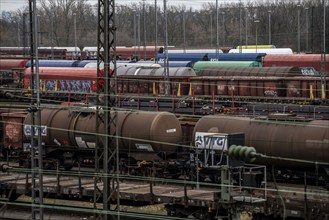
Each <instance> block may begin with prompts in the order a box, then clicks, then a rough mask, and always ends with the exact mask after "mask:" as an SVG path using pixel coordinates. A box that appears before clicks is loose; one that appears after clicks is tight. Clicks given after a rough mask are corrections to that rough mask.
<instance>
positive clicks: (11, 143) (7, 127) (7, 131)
mask: <svg viewBox="0 0 329 220" xmlns="http://www.w3.org/2000/svg"><path fill="white" fill-rule="evenodd" d="M26 115H27V113H26V112H15V113H2V114H1V120H2V122H3V134H2V136H3V140H2V141H3V142H2V143H3V148H2V153H3V156H7V153H9V150H15V149H21V148H22V146H23V142H22V140H23V122H24V120H25V117H26Z"/></svg>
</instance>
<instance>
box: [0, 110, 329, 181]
mask: <svg viewBox="0 0 329 220" xmlns="http://www.w3.org/2000/svg"><path fill="white" fill-rule="evenodd" d="M31 114H32V113H28V112H16V113H9V114H8V113H3V114H2V115H1V116H2V121H3V140H2V153H3V155H4V156H6V155H8V156H9V155H16V156H19V158H20V159H23V158H26V156H28V155H29V153H30V150H31V145H30V142H31V135H32V134H33V133H32V132H33V131H32V120H31V117H32V116H31ZM113 114H114V113H113V112H111V115H112V116H113ZM100 117H103V112H100ZM117 117H118V122H117V133H116V137H117V138H118V144H119V151H120V157H121V163H122V164H123V166H125V167H126V168H127V169H128V168H129V167H132V166H136V165H137V164H139V163H140V162H141V161H145V162H148V163H147V164H149V162H152V163H154V164H156V166H163V167H162V171H161V172H160V173H159V175H160V174H161V173H162V172H164V173H167V174H168V176H179V175H182V172H184V170H183V169H190V168H191V163H192V162H193V164H195V161H191V158H194V159H195V157H197V158H199V159H198V160H200V161H198V163H199V164H198V166H199V167H200V169H202V170H203V171H204V172H203V173H202V172H201V174H200V178H201V179H210V180H212V181H216V175H212V174H211V173H210V174H209V173H207V171H209V169H210V168H209V166H211V167H216V166H218V165H220V162H221V161H223V162H224V159H223V156H224V155H227V154H228V150H229V148H230V147H231V145H233V144H235V145H242V146H249V147H251V146H252V147H253V148H254V150H255V151H254V152H257V153H259V154H262V155H264V156H263V157H256V156H255V155H254V156H251V160H248V161H249V162H253V163H255V164H260V165H266V166H267V167H268V168H272V167H274V168H275V170H276V171H278V172H279V173H278V175H280V176H281V178H286V180H287V181H288V180H289V178H290V177H291V178H292V175H295V176H294V177H293V178H297V177H298V178H300V177H299V176H297V174H298V175H300V173H302V172H308V171H311V172H310V173H308V177H310V178H311V177H312V178H313V180H314V179H316V180H319V182H321V181H322V182H325V183H326V184H329V182H328V181H329V179H328V175H326V174H325V173H326V172H325V170H328V169H329V163H328V161H329V144H328V140H329V132H328V130H329V124H328V121H325V120H308V119H302V118H294V117H289V115H274V116H272V117H267V118H263V117H262V118H258V119H252V118H246V117H226V116H225V117H224V116H205V117H202V118H200V119H198V120H195V118H177V117H176V116H175V115H174V114H172V113H168V112H142V111H137V112H131V111H118V112H117ZM36 122H37V121H36ZM40 124H41V135H42V147H43V156H44V158H45V161H54V160H57V161H58V163H60V165H61V167H64V168H65V169H68V170H69V169H71V168H72V167H73V166H74V165H75V163H76V162H79V163H81V164H88V163H89V164H90V163H91V165H92V164H93V163H94V156H95V149H96V147H97V149H99V150H101V149H103V147H104V146H103V142H102V138H103V137H104V135H103V134H104V125H103V122H101V121H100V123H99V127H96V125H97V123H96V114H95V109H94V108H70V109H58V108H57V109H43V110H42V111H41V123H40ZM141 125H143V129H136V128H138V127H140V126H141ZM112 128H113V127H112ZM34 134H35V135H36V134H38V129H35V130H34ZM111 134H114V130H113V129H112V130H110V131H109V135H111ZM96 137H99V139H100V140H101V141H100V142H98V144H99V145H97V146H96V144H97V142H96ZM227 138H228V139H227ZM111 146H113V145H111ZM191 153H192V154H193V157H192V156H191ZM196 153H198V154H200V155H199V157H198V156H196V155H195V154H196ZM239 153H240V154H239V155H240V156H241V158H243V156H242V155H244V154H246V155H247V152H246V151H243V152H239ZM24 155H25V156H24ZM246 157H247V156H246ZM246 157H245V159H247V158H246ZM207 158H208V159H207ZM210 158H211V159H210ZM264 158H265V159H264ZM194 159H193V160H194ZM235 159H236V158H235ZM249 159H250V158H249ZM229 160H230V162H229V163H231V164H234V161H235V160H232V159H229ZM225 162H228V161H225ZM166 168H168V169H170V170H171V171H170V172H169V171H168V172H167V170H165V169H166ZM208 168H209V169H208ZM210 170H211V169H210ZM315 174H316V175H315ZM328 186H329V185H328Z"/></svg>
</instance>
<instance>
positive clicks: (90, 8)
mask: <svg viewBox="0 0 329 220" xmlns="http://www.w3.org/2000/svg"><path fill="white" fill-rule="evenodd" d="M323 2H325V1H323V0H309V1H303V3H302V4H300V5H299V4H297V3H296V1H285V0H281V1H266V2H263V1H261V2H259V3H248V4H243V3H225V4H220V5H219V7H218V12H216V5H215V3H214V2H213V1H212V2H211V3H207V4H204V5H203V6H202V8H201V9H199V10H193V9H192V8H189V7H187V6H170V7H167V10H166V12H167V32H168V44H169V45H170V46H175V47H178V48H186V49H188V48H216V45H217V44H218V46H219V47H236V46H237V45H246V44H249V45H251V44H256V36H257V44H259V45H260V44H273V45H275V46H276V47H289V48H292V49H293V51H295V52H298V51H300V52H307V53H321V52H323V42H324V40H323V37H324V36H323V33H324V30H326V38H327V39H326V52H327V53H328V51H329V37H328V32H329V19H328V18H329V13H328V12H329V10H328V8H329V6H328V5H327V6H326V7H325V10H326V14H327V15H326V27H325V28H324V25H323V24H324V22H323V21H324V13H323V8H324V7H323ZM115 12H116V13H115V21H116V26H117V35H116V36H117V37H116V40H117V46H133V45H136V46H141V47H142V46H144V45H148V46H150V45H154V44H155V41H157V44H158V45H164V42H165V19H164V11H163V7H162V5H157V7H155V5H154V4H153V5H152V4H143V2H139V3H134V4H129V5H125V6H118V7H116V9H115ZM217 18H218V22H217ZM156 21H157V22H156ZM38 23H39V42H40V46H44V47H51V46H58V47H68V46H74V45H75V35H74V32H75V31H76V33H77V38H76V43H77V46H78V47H80V48H83V47H85V46H97V5H90V4H89V3H88V1H87V0H66V1H61V0H46V1H40V2H39V4H38ZM24 26H25V27H24ZM28 26H29V25H28V7H26V8H22V9H20V10H17V11H5V12H2V19H1V20H0V28H1V32H0V46H1V47H4V46H11V47H16V46H24V45H25V46H28V42H29V41H28V40H29V39H28V37H29V34H28ZM156 29H157V35H156V33H155V30H156ZM256 32H257V33H256ZM24 42H25V43H24Z"/></svg>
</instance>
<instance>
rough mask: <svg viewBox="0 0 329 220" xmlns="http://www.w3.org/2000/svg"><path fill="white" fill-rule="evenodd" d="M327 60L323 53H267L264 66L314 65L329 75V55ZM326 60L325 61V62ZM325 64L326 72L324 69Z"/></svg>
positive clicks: (316, 68)
mask: <svg viewBox="0 0 329 220" xmlns="http://www.w3.org/2000/svg"><path fill="white" fill-rule="evenodd" d="M326 57H327V58H326V60H324V56H323V55H321V54H286V55H274V54H273V55H271V54H270V55H266V56H265V57H264V60H263V66H264V67H276V66H297V67H313V68H314V69H315V70H317V71H318V72H322V73H323V74H325V75H327V76H328V75H329V56H328V54H327V55H326ZM324 61H325V62H324ZM322 66H323V67H324V66H325V73H324V72H323V71H322Z"/></svg>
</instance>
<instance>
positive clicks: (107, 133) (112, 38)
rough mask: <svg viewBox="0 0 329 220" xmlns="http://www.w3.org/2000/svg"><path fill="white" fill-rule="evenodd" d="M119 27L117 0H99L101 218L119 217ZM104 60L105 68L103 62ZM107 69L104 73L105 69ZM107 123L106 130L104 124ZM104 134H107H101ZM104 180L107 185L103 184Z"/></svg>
mask: <svg viewBox="0 0 329 220" xmlns="http://www.w3.org/2000/svg"><path fill="white" fill-rule="evenodd" d="M115 33H116V26H115V1H114V0H99V1H98V31H97V36H98V37H97V46H98V48H97V109H96V115H97V120H96V132H97V134H98V135H97V142H96V149H95V171H96V178H95V191H94V192H95V193H94V208H95V209H97V204H96V203H97V201H99V200H100V198H101V197H102V198H103V211H100V212H95V217H96V218H97V219H100V218H101V219H110V218H112V219H115V217H117V219H118V218H119V213H120V207H119V205H120V204H119V197H118V196H116V198H117V207H116V208H115V210H116V211H117V213H116V214H114V212H112V210H114V209H111V204H110V199H111V198H112V197H113V195H114V194H115V193H118V191H119V177H118V176H116V175H119V172H118V170H119V151H118V140H117V136H116V134H117V120H118V118H117V111H116V107H117V83H116V80H117V79H116V34H115ZM102 63H104V70H102V68H101V64H102ZM103 71H104V72H103ZM102 123H104V130H101V129H100V124H102ZM100 134H104V135H100ZM100 180H101V181H102V182H103V188H102V187H99V186H100V182H99V181H100Z"/></svg>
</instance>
